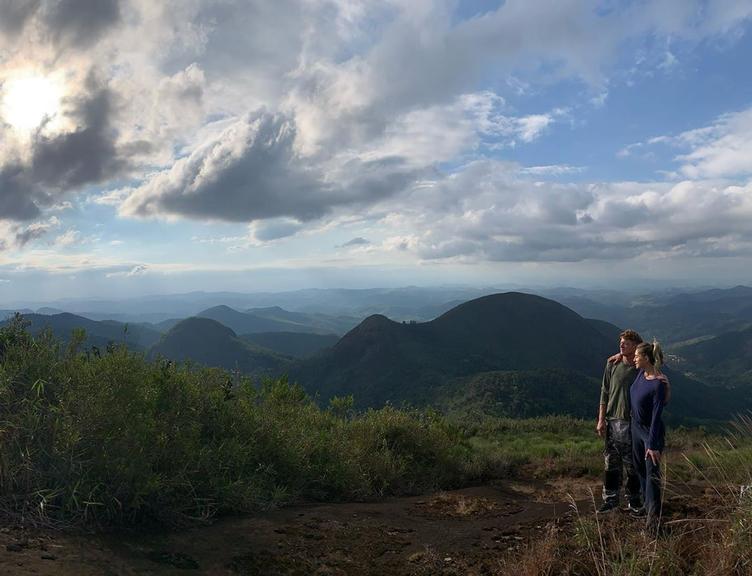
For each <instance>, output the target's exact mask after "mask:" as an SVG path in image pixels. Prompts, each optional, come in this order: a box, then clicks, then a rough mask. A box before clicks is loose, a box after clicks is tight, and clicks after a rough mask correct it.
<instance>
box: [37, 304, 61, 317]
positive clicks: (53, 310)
mask: <svg viewBox="0 0 752 576" xmlns="http://www.w3.org/2000/svg"><path fill="white" fill-rule="evenodd" d="M64 313H65V310H60V309H59V308H50V307H49V306H44V307H42V308H39V309H38V310H37V314H43V315H45V316H52V315H54V314H64Z"/></svg>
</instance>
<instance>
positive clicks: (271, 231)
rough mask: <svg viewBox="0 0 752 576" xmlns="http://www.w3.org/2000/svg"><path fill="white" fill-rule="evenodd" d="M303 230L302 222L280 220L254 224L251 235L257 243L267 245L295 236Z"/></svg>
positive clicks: (251, 227) (286, 219)
mask: <svg viewBox="0 0 752 576" xmlns="http://www.w3.org/2000/svg"><path fill="white" fill-rule="evenodd" d="M303 228H304V224H303V223H302V222H299V221H297V220H292V219H289V218H280V219H275V220H267V221H262V222H254V223H253V224H251V226H250V230H249V234H250V237H251V238H252V239H253V240H254V241H255V242H256V243H265V242H271V241H273V240H279V239H281V238H287V237H289V236H293V235H295V234H297V233H298V232H300V231H301V230H302V229H303Z"/></svg>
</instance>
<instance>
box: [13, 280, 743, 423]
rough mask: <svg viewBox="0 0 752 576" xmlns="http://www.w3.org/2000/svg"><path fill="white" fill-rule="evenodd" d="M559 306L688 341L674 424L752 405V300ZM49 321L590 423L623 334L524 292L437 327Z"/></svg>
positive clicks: (234, 363) (387, 396) (421, 396)
mask: <svg viewBox="0 0 752 576" xmlns="http://www.w3.org/2000/svg"><path fill="white" fill-rule="evenodd" d="M416 290H418V289H416ZM356 292H357V291H356ZM405 294H410V290H406V291H403V292H402V295H403V296H404V295H405ZM361 295H362V294H361ZM383 296H384V294H383V293H381V294H380V297H383ZM562 296H563V299H564V300H566V299H570V300H574V301H575V302H576V307H578V308H580V309H582V308H585V309H587V308H588V307H590V308H597V309H598V310H600V311H601V312H604V311H609V313H610V314H611V317H612V318H618V317H619V315H620V314H624V315H625V316H626V315H629V314H631V316H630V321H629V322H628V323H627V322H624V323H622V324H621V326H629V327H636V328H638V329H639V330H640V331H641V332H642V333H643V336H646V337H648V338H649V337H650V336H651V333H650V330H651V329H650V328H645V327H644V326H651V325H652V326H656V330H661V331H664V332H666V333H668V332H669V331H670V329H674V330H676V331H677V334H678V338H680V339H683V340H680V341H678V342H674V343H673V344H669V346H668V349H669V352H670V355H669V359H670V365H671V366H673V367H675V368H676V369H675V370H674V371H673V372H671V371H670V372H669V373H670V374H671V380H672V386H674V389H675V390H676V391H678V392H680V393H677V394H675V396H674V400H673V401H672V405H671V410H670V412H671V413H672V414H676V415H681V416H682V417H683V418H685V419H687V418H689V419H691V418H700V419H703V418H713V419H720V418H724V417H726V416H728V415H729V414H730V413H732V412H733V411H734V410H739V409H743V408H744V407H748V406H750V405H752V404H750V402H749V392H750V391H752V378H750V371H751V370H752V366H750V360H749V359H750V358H752V354H750V349H751V348H752V344H751V343H750V342H751V341H752V332H750V330H752V324H751V323H748V322H746V318H747V316H746V315H745V314H746V313H747V309H748V307H749V306H752V289H749V288H746V287H737V288H735V289H730V290H711V291H706V292H699V293H693V294H682V293H679V292H671V293H666V294H662V295H657V296H656V295H653V296H651V297H649V298H648V297H644V298H641V299H636V300H633V301H631V302H629V305H630V307H629V308H628V307H625V306H623V305H622V304H623V303H622V302H616V301H614V300H611V301H609V298H614V294H611V293H603V294H600V293H599V294H597V298H598V299H597V301H596V300H588V298H586V297H585V296H586V295H583V293H582V292H580V291H565V292H564V293H563V295H562ZM408 300H409V299H408ZM448 304H449V302H445V303H444V304H443V305H437V307H438V308H444V307H447V306H448ZM426 305H430V304H426ZM698 308H699V309H700V310H701V313H700V314H697V315H694V314H693V311H695V310H697V309H698ZM45 311H47V312H50V313H51V314H49V315H46V316H45V315H40V314H28V315H27V320H29V321H30V322H31V329H32V331H34V332H38V331H40V330H41V329H43V328H44V327H45V326H48V327H49V328H50V329H51V330H52V331H53V332H54V333H55V335H57V336H58V337H60V338H62V339H67V338H69V337H70V334H71V331H72V330H73V328H75V327H82V328H84V329H85V330H86V332H87V335H88V340H87V343H86V344H87V345H94V346H98V347H100V348H101V347H104V346H106V345H107V343H109V342H115V343H121V342H122V343H125V344H127V345H128V346H129V347H131V348H133V349H135V350H142V351H148V353H149V354H151V355H161V356H164V357H167V358H170V359H173V360H176V361H181V360H187V359H190V360H192V361H193V362H196V363H199V364H205V365H209V366H219V367H223V368H226V369H228V370H239V371H242V372H244V373H248V374H252V375H254V376H264V375H269V376H273V375H278V374H281V373H288V374H289V375H290V377H291V378H292V379H293V380H296V381H298V382H300V383H302V384H303V385H304V386H305V387H306V389H307V390H308V391H309V392H310V393H311V394H313V395H315V396H317V397H318V398H319V399H320V400H322V401H326V400H327V399H328V398H331V397H332V396H342V395H348V394H352V395H353V396H354V398H355V401H356V404H357V406H358V407H361V408H365V407H369V406H380V405H383V404H384V403H386V402H391V403H395V404H401V403H405V402H407V403H410V404H418V405H429V404H430V405H435V406H438V407H440V408H442V409H446V410H460V411H479V410H480V411H483V412H487V413H493V414H497V415H505V416H515V415H516V416H520V415H539V414H547V413H551V412H563V413H569V414H574V415H578V416H583V417H586V416H588V415H590V416H592V413H593V411H594V410H595V408H593V406H594V403H595V402H596V400H594V398H597V390H598V386H599V382H600V377H601V374H602V370H603V362H604V359H605V358H606V357H607V356H608V355H610V354H611V353H613V352H614V351H615V350H616V344H617V341H618V334H619V332H620V328H619V327H617V325H616V323H611V322H608V321H605V320H595V319H588V318H585V317H583V316H581V315H580V314H578V313H577V312H575V311H574V310H572V309H570V308H569V307H567V306H564V305H562V304H561V303H559V302H556V301H553V300H551V299H547V298H543V297H541V296H536V295H532V294H529V293H519V292H516V293H515V292H510V293H497V294H492V295H487V296H482V297H480V298H475V299H472V300H469V301H466V302H463V303H461V304H459V305H456V306H453V307H451V309H449V310H448V311H446V312H444V313H442V314H440V315H438V316H437V317H435V318H434V319H432V320H429V321H426V322H419V321H417V320H414V319H413V320H409V321H406V320H403V321H401V322H400V321H394V320H391V319H389V318H387V317H386V316H385V315H383V314H374V315H371V316H369V317H367V318H365V320H363V321H362V322H360V323H357V320H356V319H355V318H353V317H349V316H342V315H340V316H333V315H330V314H324V313H320V312H294V311H289V310H285V309H283V308H281V307H278V306H267V307H261V308H249V309H245V310H238V309H235V308H232V307H230V306H225V305H222V306H214V307H210V308H207V309H203V310H201V311H199V317H189V318H187V319H175V320H171V321H169V322H163V323H162V324H158V325H154V324H128V325H127V326H126V325H125V324H123V323H118V322H115V321H93V320H89V319H86V318H82V317H79V316H75V315H72V314H68V313H62V314H56V313H55V312H57V310H56V309H48V310H45ZM642 322H644V323H645V324H641V323H642ZM356 324H357V325H356ZM352 326H354V327H353V328H352V329H349V331H348V327H352ZM723 328H728V329H727V330H724V329H723ZM345 331H346V332H347V333H346V334H345V335H344V336H343V337H342V338H339V336H338V335H337V334H338V333H342V332H345ZM687 336H689V338H687ZM705 383H706V384H711V385H712V386H715V387H716V388H715V391H714V390H713V389H712V388H708V387H707V386H705ZM718 387H721V388H722V389H723V392H721V393H719V391H718V389H719V388H718Z"/></svg>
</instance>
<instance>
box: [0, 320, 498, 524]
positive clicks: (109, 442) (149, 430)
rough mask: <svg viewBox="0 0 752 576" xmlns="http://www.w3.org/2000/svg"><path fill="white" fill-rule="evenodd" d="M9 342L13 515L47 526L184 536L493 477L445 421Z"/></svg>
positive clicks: (38, 340)
mask: <svg viewBox="0 0 752 576" xmlns="http://www.w3.org/2000/svg"><path fill="white" fill-rule="evenodd" d="M82 336H83V335H82V334H79V335H78V336H77V337H76V338H74V339H73V340H72V342H71V343H70V344H69V345H67V346H62V345H61V344H60V343H59V342H57V341H56V340H55V339H54V338H53V337H52V336H51V334H49V333H43V334H41V335H39V336H37V337H33V336H31V335H30V334H29V333H28V332H27V331H26V327H25V326H24V323H23V321H22V320H21V319H20V318H16V319H15V320H14V321H12V322H11V323H10V324H9V325H7V326H6V327H4V328H2V329H0V509H1V511H4V512H5V513H6V514H11V515H13V516H15V517H17V518H23V519H25V520H26V521H33V522H37V523H47V524H50V523H57V524H67V525H82V524H95V525H112V524H135V523H141V522H154V521H157V522H162V523H168V524H180V523H185V522H193V521H200V520H207V519H209V518H211V517H213V516H215V515H217V514H222V513H238V512H244V511H249V510H253V509H258V508H264V507H269V506H275V505H278V504H282V503H286V502H290V501H293V500H296V499H300V498H306V499H348V498H357V499H362V498H369V497H374V496H380V495H385V494H405V493H415V492H419V491H423V490H429V489H433V488H447V487H452V486H456V485H458V484H460V483H462V482H466V481H467V480H468V479H469V478H472V477H477V476H479V475H483V474H484V473H485V464H484V463H483V462H481V461H479V460H478V459H477V457H475V456H474V450H473V449H472V447H471V446H470V444H469V442H467V441H466V440H465V439H464V438H463V436H462V434H461V432H460V431H459V429H457V428H455V427H453V426H451V425H450V424H448V423H447V422H446V421H445V420H444V419H443V418H441V417H440V416H438V415H437V414H434V413H431V412H426V411H416V410H397V409H395V408H392V407H386V408H383V409H381V410H370V411H368V412H366V413H364V414H360V415H355V414H354V413H353V411H352V400H351V399H337V400H335V401H334V402H333V403H332V404H331V406H329V407H327V408H320V407H319V406H317V405H316V404H315V403H314V402H313V401H312V400H311V399H310V398H309V397H308V396H306V394H305V393H304V392H303V390H302V389H301V388H300V387H299V386H296V385H293V384H290V383H288V382H287V381H285V380H284V379H281V380H270V381H267V382H264V383H263V384H262V385H260V386H257V385H254V383H252V382H251V381H250V380H248V379H246V378H242V377H237V376H233V375H230V374H228V373H226V372H224V371H222V370H218V369H206V368H200V367H196V366H190V365H176V364H173V363H172V362H169V361H165V360H156V361H149V360H147V359H146V358H144V356H143V355H141V354H136V353H133V352H130V351H128V350H127V349H125V348H124V347H110V348H108V350H107V351H105V352H104V353H101V354H100V353H98V352H96V351H95V352H94V353H93V352H91V351H85V350H82V349H81V342H82V341H83V338H82Z"/></svg>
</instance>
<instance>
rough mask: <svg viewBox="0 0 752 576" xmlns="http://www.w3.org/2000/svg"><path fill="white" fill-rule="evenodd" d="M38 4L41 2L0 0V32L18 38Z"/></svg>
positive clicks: (34, 0)
mask: <svg viewBox="0 0 752 576" xmlns="http://www.w3.org/2000/svg"><path fill="white" fill-rule="evenodd" d="M40 4H41V0H0V32H2V33H3V34H5V35H7V36H11V37H14V38H15V37H16V36H18V35H19V34H20V33H21V32H23V29H24V26H25V25H26V22H27V21H28V20H29V18H31V16H32V15H33V14H34V13H35V12H36V11H37V10H38V9H39V5H40Z"/></svg>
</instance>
